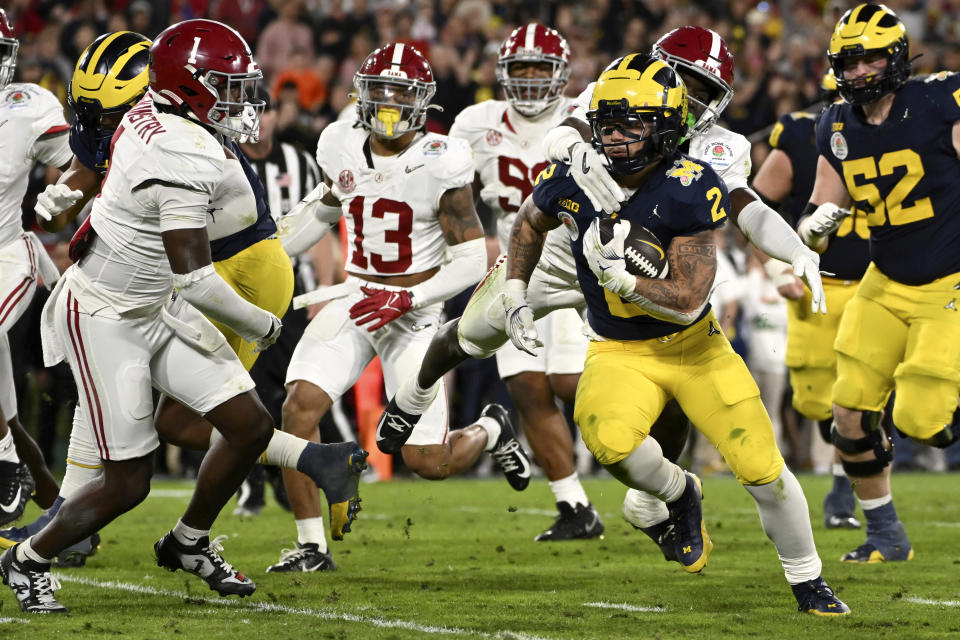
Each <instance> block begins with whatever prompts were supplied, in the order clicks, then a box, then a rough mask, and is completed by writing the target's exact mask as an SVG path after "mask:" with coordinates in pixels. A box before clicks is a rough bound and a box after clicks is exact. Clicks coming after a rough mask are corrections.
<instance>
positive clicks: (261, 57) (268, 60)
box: [256, 0, 369, 82]
mask: <svg viewBox="0 0 960 640" xmlns="http://www.w3.org/2000/svg"><path fill="white" fill-rule="evenodd" d="M278 10H279V13H278V15H277V19H276V20H274V21H273V22H271V23H270V24H268V25H267V27H266V28H265V29H264V30H263V32H262V33H261V34H260V38H259V39H258V40H257V50H256V60H257V62H258V63H259V64H260V68H261V69H263V75H264V77H265V78H266V79H267V82H271V81H272V80H273V78H274V75H275V74H276V73H278V72H280V71H281V70H283V69H284V67H286V66H287V63H288V61H289V60H290V58H291V57H292V56H293V54H294V53H295V52H301V53H302V54H303V55H304V56H305V57H306V66H311V65H312V64H313V62H314V57H315V54H314V50H313V30H312V29H310V27H309V26H307V25H306V24H304V23H303V22H301V17H302V12H303V2H302V0H280V4H279V6H278ZM368 53H369V52H368Z"/></svg>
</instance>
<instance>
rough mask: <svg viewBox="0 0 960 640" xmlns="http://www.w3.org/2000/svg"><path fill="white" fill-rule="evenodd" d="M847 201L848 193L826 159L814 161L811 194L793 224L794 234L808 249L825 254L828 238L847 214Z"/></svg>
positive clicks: (848, 213)
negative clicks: (797, 219)
mask: <svg viewBox="0 0 960 640" xmlns="http://www.w3.org/2000/svg"><path fill="white" fill-rule="evenodd" d="M850 202H851V200H850V194H849V193H848V192H847V187H846V185H845V184H844V182H843V178H841V177H840V174H838V173H837V171H836V169H834V168H833V167H832V166H831V165H830V163H829V162H828V161H827V159H826V158H824V157H823V156H820V157H819V158H817V177H816V179H815V180H814V183H813V193H811V194H810V202H809V203H807V208H806V209H805V210H804V217H803V218H801V219H800V224H798V225H797V231H798V232H799V233H800V237H801V238H803V241H804V242H805V243H806V244H807V246H808V247H810V248H811V249H813V250H814V251H817V252H818V253H823V252H824V251H826V249H827V244H828V243H829V241H830V238H829V236H830V235H831V234H833V233H835V232H836V230H837V229H838V228H839V227H840V223H841V222H843V219H844V218H846V217H847V216H848V215H850V211H849V210H848V209H847V208H846V207H849V205H850Z"/></svg>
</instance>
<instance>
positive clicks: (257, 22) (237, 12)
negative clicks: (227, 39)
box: [210, 0, 267, 47]
mask: <svg viewBox="0 0 960 640" xmlns="http://www.w3.org/2000/svg"><path fill="white" fill-rule="evenodd" d="M266 10H267V3H266V2H265V1H264V0H220V1H219V2H217V3H216V9H214V11H213V12H212V13H211V15H210V17H211V18H213V19H214V20H219V21H220V22H223V23H225V24H229V25H230V26H231V27H233V28H234V29H236V30H237V31H238V32H239V33H240V35H241V36H243V39H244V40H246V41H247V44H249V45H250V46H251V47H252V46H253V45H254V44H255V43H256V42H257V36H258V35H259V34H260V30H261V28H262V27H263V26H264V25H263V22H261V20H262V19H263V16H264V14H265V13H266Z"/></svg>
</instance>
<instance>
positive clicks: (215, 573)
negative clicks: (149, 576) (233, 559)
mask: <svg viewBox="0 0 960 640" xmlns="http://www.w3.org/2000/svg"><path fill="white" fill-rule="evenodd" d="M226 539H227V536H217V537H216V538H214V539H213V540H210V538H209V537H208V536H203V537H202V538H200V539H199V540H197V542H196V544H193V545H190V546H187V545H185V544H182V543H180V541H179V540H177V539H176V537H174V535H173V531H170V532H168V533H167V535H165V536H163V537H162V538H160V539H159V540H157V542H156V544H154V545H153V550H154V552H155V553H156V555H157V566H158V567H163V568H164V569H167V570H169V571H176V570H177V569H183V570H184V571H186V572H187V573H192V574H193V575H195V576H198V577H200V578H202V579H203V580H204V581H205V582H206V583H207V584H208V585H210V589H211V590H212V591H216V592H217V593H219V594H220V595H221V596H240V597H241V598H242V597H244V596H249V595H250V594H252V593H253V592H254V591H256V589H257V585H255V584H254V583H253V581H252V580H250V578H248V577H246V576H245V575H243V574H242V573H240V572H239V571H237V570H236V569H234V568H233V567H232V566H230V563H228V562H227V561H226V560H224V559H223V557H222V556H221V555H220V552H221V551H223V544H222V543H223V541H224V540H226Z"/></svg>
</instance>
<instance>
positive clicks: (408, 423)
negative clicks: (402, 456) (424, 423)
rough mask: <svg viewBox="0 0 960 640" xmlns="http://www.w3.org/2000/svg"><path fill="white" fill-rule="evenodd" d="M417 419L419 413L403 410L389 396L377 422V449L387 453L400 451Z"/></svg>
mask: <svg viewBox="0 0 960 640" xmlns="http://www.w3.org/2000/svg"><path fill="white" fill-rule="evenodd" d="M419 421H420V416H419V415H417V414H414V413H407V412H406V411H403V410H402V409H401V408H400V407H399V406H397V400H396V398H395V397H394V398H390V402H388V403H387V406H386V408H385V409H384V410H383V414H382V415H381V416H380V421H379V422H377V449H380V451H382V452H384V453H389V454H395V453H400V449H402V448H403V445H404V444H406V442H407V440H409V439H410V434H411V433H413V429H414V427H416V426H417V422H419Z"/></svg>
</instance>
